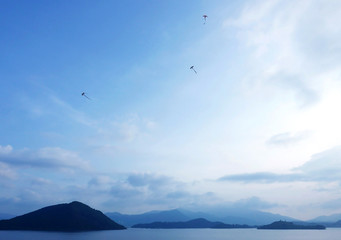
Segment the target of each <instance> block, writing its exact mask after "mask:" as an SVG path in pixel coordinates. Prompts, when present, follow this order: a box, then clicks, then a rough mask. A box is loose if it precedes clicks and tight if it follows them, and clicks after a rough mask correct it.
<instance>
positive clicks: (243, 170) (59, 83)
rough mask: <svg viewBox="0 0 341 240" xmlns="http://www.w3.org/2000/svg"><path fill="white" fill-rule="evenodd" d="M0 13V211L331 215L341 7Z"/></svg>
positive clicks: (49, 4)
mask: <svg viewBox="0 0 341 240" xmlns="http://www.w3.org/2000/svg"><path fill="white" fill-rule="evenodd" d="M0 6H1V14H0V27H1V37H0V52H1V58H0V63H1V64H0V99H1V104H0V213H9V214H24V213H26V212H28V211H33V210H36V209H37V208H41V207H44V206H47V205H52V204H58V203H63V202H70V201H73V200H78V201H82V202H84V203H86V204H88V205H90V206H91V207H94V208H97V209H99V210H101V211H103V212H109V211H110V212H114V211H117V212H121V213H142V212H146V211H150V210H167V209H174V208H187V209H192V210H201V209H204V208H207V207H213V206H217V207H218V206H230V207H231V206H233V207H236V208H248V209H257V210H261V211H266V212H272V213H279V214H282V215H286V216H290V217H294V218H298V219H302V220H306V219H310V218H314V217H317V216H320V215H330V214H334V213H341V188H340V184H341V107H340V104H341V94H340V93H341V24H340V22H341V15H340V12H341V1H339V0H328V1H319V0H301V1H287V0H269V1H267V0H263V1H253V0H250V1H247V0H246V1H215V0H207V1H194V0H188V1H187V0H186V1H180V0H165V1H158V0H135V1H134V0H127V1H118V0H117V1H105V0H101V1H86V0H71V1H66V0H61V1H43V0H41V1H40V0H33V1H17V0H1V1H0ZM203 15H207V18H203ZM191 66H193V68H191ZM194 70H195V71H194ZM82 93H84V94H83V95H82Z"/></svg>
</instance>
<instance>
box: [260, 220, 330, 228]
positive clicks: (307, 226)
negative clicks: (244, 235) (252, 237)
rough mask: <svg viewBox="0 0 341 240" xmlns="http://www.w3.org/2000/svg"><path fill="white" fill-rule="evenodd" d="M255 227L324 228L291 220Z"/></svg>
mask: <svg viewBox="0 0 341 240" xmlns="http://www.w3.org/2000/svg"><path fill="white" fill-rule="evenodd" d="M257 229H274V230H290V229H316V230H324V229H326V227H325V226H323V225H298V224H294V223H293V222H287V221H277V222H273V223H271V224H269V225H264V226H260V227H258V228H257Z"/></svg>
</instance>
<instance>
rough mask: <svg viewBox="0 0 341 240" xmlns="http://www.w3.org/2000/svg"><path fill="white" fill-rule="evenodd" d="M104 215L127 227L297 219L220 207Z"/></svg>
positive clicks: (252, 224)
mask: <svg viewBox="0 0 341 240" xmlns="http://www.w3.org/2000/svg"><path fill="white" fill-rule="evenodd" d="M106 215H107V216H108V217H109V218H111V219H113V220H114V221H116V222H117V223H119V224H122V225H124V226H127V227H131V226H133V225H135V224H141V223H143V224H145V223H152V222H184V221H189V220H193V219H197V218H205V219H207V220H208V221H211V222H222V223H225V224H240V225H243V224H246V225H251V226H260V225H265V224H269V223H272V222H275V221H279V220H286V221H298V220H297V219H294V218H290V217H286V216H282V215H279V214H272V213H266V212H261V211H256V210H245V209H244V210H239V211H237V210H236V209H222V210H221V211H212V212H193V211H188V210H184V209H174V210H168V211H152V212H146V213H143V214H133V215H129V214H121V213H117V212H114V213H106Z"/></svg>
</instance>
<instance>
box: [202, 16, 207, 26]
mask: <svg viewBox="0 0 341 240" xmlns="http://www.w3.org/2000/svg"><path fill="white" fill-rule="evenodd" d="M202 17H203V18H204V24H205V23H206V18H207V17H208V16H207V15H202Z"/></svg>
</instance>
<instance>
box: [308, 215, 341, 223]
mask: <svg viewBox="0 0 341 240" xmlns="http://www.w3.org/2000/svg"><path fill="white" fill-rule="evenodd" d="M339 220H341V213H338V214H333V215H329V216H319V217H317V218H314V219H311V220H309V222H330V223H334V222H336V221H339Z"/></svg>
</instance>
